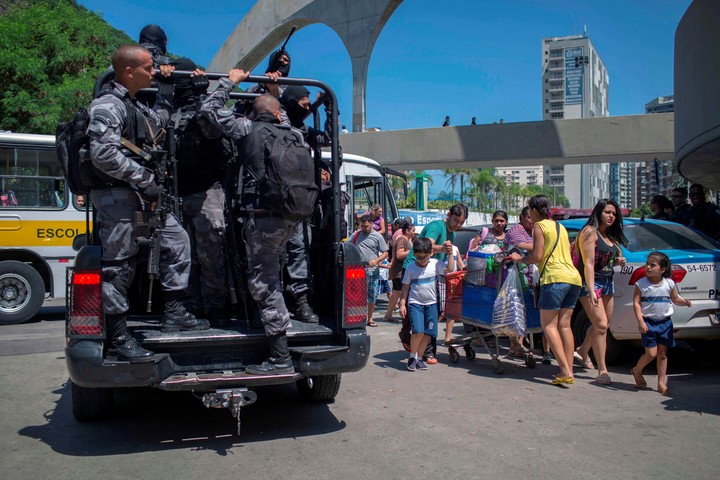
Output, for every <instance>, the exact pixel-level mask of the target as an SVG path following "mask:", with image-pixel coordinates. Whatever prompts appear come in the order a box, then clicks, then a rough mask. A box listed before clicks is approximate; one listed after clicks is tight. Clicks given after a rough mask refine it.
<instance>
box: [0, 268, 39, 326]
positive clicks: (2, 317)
mask: <svg viewBox="0 0 720 480" xmlns="http://www.w3.org/2000/svg"><path fill="white" fill-rule="evenodd" d="M44 300H45V283H44V282H43V279H42V278H41V277H40V274H39V273H38V272H37V271H35V269H34V268H32V267H31V266H29V265H27V264H25V263H23V262H17V261H15V260H7V261H4V262H0V325H11V324H15V323H23V322H26V321H28V320H30V319H31V318H32V317H34V316H35V315H36V314H37V312H38V311H40V307H42V304H43V301H44Z"/></svg>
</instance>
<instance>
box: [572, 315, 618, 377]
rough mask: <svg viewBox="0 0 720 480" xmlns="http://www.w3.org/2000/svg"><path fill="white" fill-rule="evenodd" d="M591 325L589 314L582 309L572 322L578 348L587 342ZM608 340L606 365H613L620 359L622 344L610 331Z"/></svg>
mask: <svg viewBox="0 0 720 480" xmlns="http://www.w3.org/2000/svg"><path fill="white" fill-rule="evenodd" d="M590 325H591V323H590V318H589V317H588V315H587V313H585V310H583V309H580V311H578V313H577V315H576V316H575V318H574V319H573V322H572V331H573V337H574V338H575V346H576V347H578V346H580V345H581V344H582V343H583V342H584V341H585V334H586V333H587V330H588V328H590ZM606 339H607V340H606V345H607V347H606V350H605V363H607V364H608V365H612V364H613V363H615V362H617V360H618V359H619V358H620V352H621V351H622V342H620V341H619V340H617V339H616V338H615V337H613V335H612V333H610V331H609V330H608V332H607V336H606Z"/></svg>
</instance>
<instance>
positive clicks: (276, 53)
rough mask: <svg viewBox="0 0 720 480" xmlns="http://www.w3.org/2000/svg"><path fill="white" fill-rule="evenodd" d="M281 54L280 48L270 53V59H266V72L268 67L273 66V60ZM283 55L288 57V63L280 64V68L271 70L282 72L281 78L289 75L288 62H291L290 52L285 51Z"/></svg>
mask: <svg viewBox="0 0 720 480" xmlns="http://www.w3.org/2000/svg"><path fill="white" fill-rule="evenodd" d="M280 55H281V51H280V50H275V51H274V52H273V53H272V54H270V61H268V66H267V68H268V69H267V70H266V72H269V71H270V69H271V68H272V67H273V63H275V60H277V59H278V58H279V57H280ZM285 55H287V57H288V64H287V65H283V64H280V68H278V69H276V70H273V71H274V72H280V73H282V76H283V78H287V77H289V76H290V64H291V63H292V60H290V54H289V53H288V52H287V51H285Z"/></svg>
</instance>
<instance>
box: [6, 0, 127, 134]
mask: <svg viewBox="0 0 720 480" xmlns="http://www.w3.org/2000/svg"><path fill="white" fill-rule="evenodd" d="M127 43H133V42H132V40H131V39H130V38H129V37H128V36H127V35H125V34H124V33H122V32H120V31H118V30H115V29H113V28H111V27H110V26H109V25H108V24H107V23H106V22H105V21H104V20H103V19H102V18H100V17H98V16H97V15H95V14H94V13H92V12H89V11H88V10H87V9H85V8H83V7H80V6H78V5H77V3H76V2H75V1H74V0H54V1H53V0H33V1H26V2H18V3H17V4H15V5H12V6H9V7H8V9H7V10H6V11H5V12H4V14H3V15H2V16H0V84H1V85H2V86H3V87H2V95H1V96H0V129H4V130H13V131H16V132H23V133H49V134H53V133H55V127H56V125H57V124H58V122H59V121H60V120H66V119H68V118H70V117H71V116H72V114H73V112H74V111H75V110H76V109H77V108H78V107H80V106H83V105H87V104H88V103H89V102H90V100H91V99H92V90H93V85H94V83H95V78H96V77H97V75H98V74H99V73H101V72H102V71H104V70H105V69H106V68H107V67H108V66H109V65H110V56H111V55H112V52H113V51H114V50H115V49H116V48H117V47H118V46H119V45H122V44H127Z"/></svg>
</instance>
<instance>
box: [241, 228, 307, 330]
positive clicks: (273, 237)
mask: <svg viewBox="0 0 720 480" xmlns="http://www.w3.org/2000/svg"><path fill="white" fill-rule="evenodd" d="M296 224H297V222H293V221H290V220H285V219H283V218H281V217H278V216H264V215H263V216H257V217H254V218H253V217H250V218H248V219H246V220H245V222H244V223H243V229H242V235H243V240H244V241H245V249H246V251H247V262H248V290H250V295H252V297H253V299H255V301H257V302H258V303H259V304H260V308H261V309H262V322H263V325H264V326H265V334H266V335H268V336H271V335H277V334H278V333H282V332H284V331H286V330H287V329H288V328H290V314H289V313H288V310H287V307H286V306H285V300H284V299H283V295H282V293H283V292H282V290H283V288H282V282H281V280H280V268H281V267H280V259H281V258H283V257H284V256H285V253H286V247H287V242H288V240H289V239H290V237H292V236H293V235H294V234H295V226H296Z"/></svg>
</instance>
